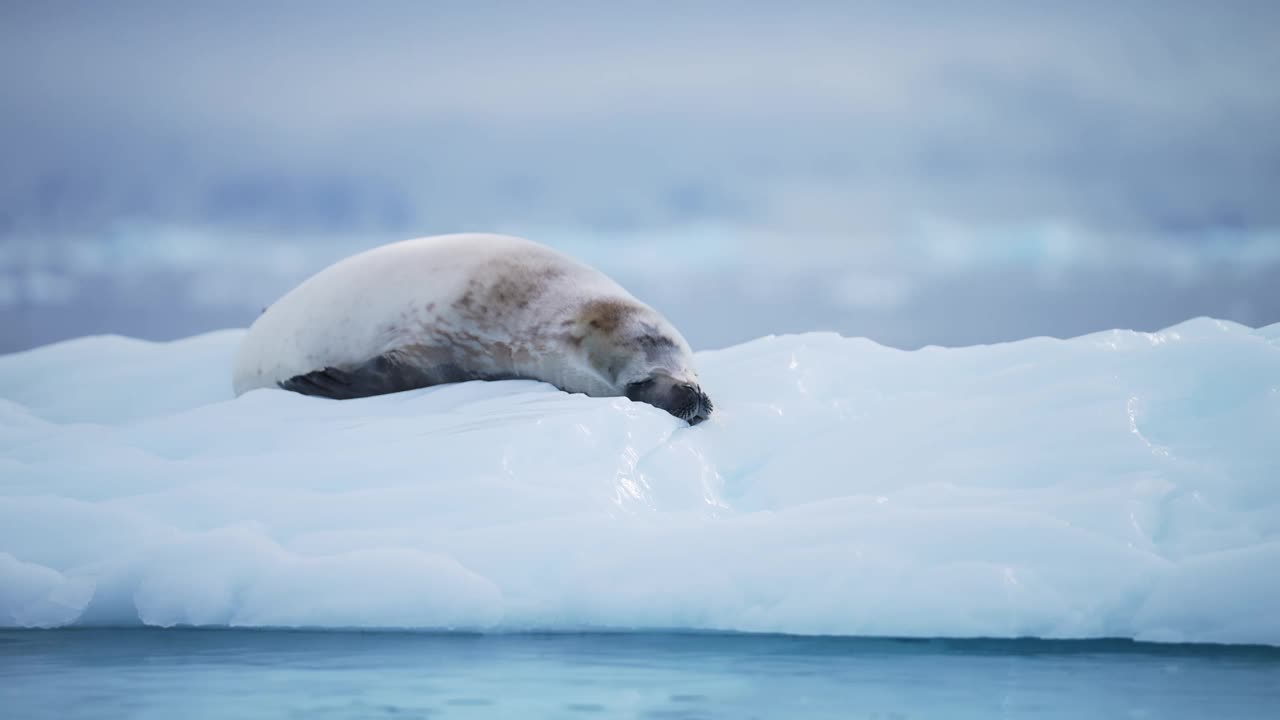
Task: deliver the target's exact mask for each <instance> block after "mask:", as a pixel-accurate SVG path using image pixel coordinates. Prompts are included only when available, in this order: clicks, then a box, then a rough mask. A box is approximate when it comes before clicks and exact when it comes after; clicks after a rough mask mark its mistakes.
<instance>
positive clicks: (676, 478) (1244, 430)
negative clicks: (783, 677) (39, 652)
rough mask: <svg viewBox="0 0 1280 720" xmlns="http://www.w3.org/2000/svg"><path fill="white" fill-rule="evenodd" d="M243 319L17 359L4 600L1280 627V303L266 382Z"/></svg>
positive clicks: (46, 608) (856, 623)
mask: <svg viewBox="0 0 1280 720" xmlns="http://www.w3.org/2000/svg"><path fill="white" fill-rule="evenodd" d="M242 335H243V331H241V330H226V331H221V332H216V333H210V334H206V335H201V336H197V337H192V338H187V339H183V340H178V341H174V342H167V343H152V342H144V341H140V340H134V339H128V338H122V337H116V336H99V337H86V338H80V339H76V340H71V341H66V342H61V343H58V344H54V345H49V346H45V347H41V348H37V349H34V350H30V351H26V352H21V353H16V354H12V355H7V356H3V357H0V478H2V480H0V626H6V627H59V626H133V625H151V626H161V627H171V626H214V627H219V626H232V627H307V628H409V629H423V630H445V631H448V630H458V631H484V632H520V631H531V630H532V631H547V630H549V631H559V630H565V631H575V630H583V629H610V630H690V631H741V632H769V633H790V634H805V635H860V636H895V637H1002V638H1003V637H1026V636H1034V637H1041V638H1103V637H1120V638H1133V639H1138V640H1153V641H1162V642H1214V643H1249V644H1269V645H1280V613H1278V612H1276V611H1275V598H1276V597H1278V596H1280V572H1277V568H1280V325H1271V326H1269V327H1265V328H1261V329H1252V328H1248V327H1245V326H1243V325H1238V324H1234V323H1230V322H1224V321H1217V320H1212V319H1206V318H1200V319H1195V320H1191V321H1188V322H1185V323H1182V324H1180V325H1177V326H1174V327H1171V328H1168V329H1166V330H1163V331H1160V332H1155V333H1143V332H1131V331H1122V330H1115V331H1108V332H1101V333H1095V334H1091V335H1086V336H1082V337H1077V338H1072V339H1067V340H1060V339H1052V338H1031V339H1027V340H1021V341H1018V342H1011V343H1005V344H1000V345H990V346H976V347H964V348H941V347H926V348H923V349H920V350H915V351H902V350H896V349H891V348H887V347H884V346H881V345H878V344H876V343H874V342H872V341H870V340H866V339H858V338H846V337H841V336H838V335H835V334H825V333H814V334H804V335H792V336H778V337H775V336H770V337H764V338H760V339H757V340H754V341H751V342H748V343H745V344H742V345H738V346H735V347H730V348H726V349H722V350H716V351H709V352H701V353H699V354H698V363H699V370H700V374H701V376H702V379H703V383H704V386H705V387H706V389H707V390H708V392H709V393H710V394H711V396H712V397H714V398H715V400H716V407H717V410H716V413H715V414H714V416H713V417H712V418H711V420H709V421H707V422H705V423H703V424H701V425H699V426H697V427H688V426H686V425H685V424H684V423H683V422H681V421H678V420H676V419H675V418H672V417H671V416H669V415H667V414H666V413H664V412H662V411H661V410H658V409H655V408H652V407H649V406H647V405H643V404H638V403H632V402H630V401H628V400H626V399H625V398H613V399H610V398H603V399H602V398H588V397H585V396H580V395H569V394H566V393H563V392H560V391H558V390H556V389H555V388H553V387H551V386H549V385H545V384H541V383H536V382H532V381H503V382H470V383H462V384H456V385H446V386H440V387H435V388H427V389H423V390H415V391H410V392H404V393H398V394H395V395H386V396H381V397H374V398H365V399H360V400H349V401H332V400H326V399H320V398H312V397H304V396H301V395H296V394H292V393H288V392H284V391H278V390H257V391H253V392H250V393H248V394H246V395H244V396H243V397H240V398H233V397H232V392H231V385H230V370H231V357H232V355H233V353H234V350H235V348H236V344H237V342H238V341H239V339H240V338H241V337H242Z"/></svg>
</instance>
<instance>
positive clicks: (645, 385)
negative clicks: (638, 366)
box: [626, 371, 712, 425]
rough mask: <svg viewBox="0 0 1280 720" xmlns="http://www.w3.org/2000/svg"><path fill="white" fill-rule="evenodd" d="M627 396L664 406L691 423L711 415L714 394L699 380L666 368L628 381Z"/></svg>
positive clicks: (698, 421) (696, 422)
mask: <svg viewBox="0 0 1280 720" xmlns="http://www.w3.org/2000/svg"><path fill="white" fill-rule="evenodd" d="M626 391H627V397H629V398H631V399H632V400H637V401H639V402H643V403H648V404H650V405H653V406H654V407H659V408H662V409H663V410H666V411H667V412H669V413H671V414H672V415H675V416H676V417H678V418H680V419H681V420H684V421H686V422H688V423H689V424H690V425H697V424H698V423H700V422H702V421H703V420H706V419H707V418H708V417H711V408H712V405H711V398H709V397H707V394H706V393H705V392H703V391H702V388H700V387H698V385H697V383H690V382H683V381H681V380H677V379H676V378H673V377H671V376H670V375H668V374H666V373H665V372H662V371H657V372H654V373H653V374H651V375H649V376H648V377H646V378H644V379H642V380H637V381H635V382H631V383H627V387H626Z"/></svg>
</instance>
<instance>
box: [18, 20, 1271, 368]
mask: <svg viewBox="0 0 1280 720" xmlns="http://www.w3.org/2000/svg"><path fill="white" fill-rule="evenodd" d="M1034 5H1035V7H1033V4H1031V3H982V2H979V3H964V4H960V3H943V2H937V3H887V2H886V3H858V2H815V3H765V2H734V3H727V2H726V3H715V2H712V3H674V2H673V3H650V4H644V5H641V4H629V6H628V7H627V8H620V7H619V6H620V4H618V3H588V2H582V3H514V2H513V3H482V2H467V3H463V2H459V3H443V2H440V3H392V2H378V3H366V4H359V3H336V2H333V3H324V2H320V3H316V2H311V3H283V2H274V3H263V4H259V3H239V2H216V3H215V2H210V3H204V4H200V5H197V4H177V3H170V2H150V3H130V2H112V3H93V2H82V3H69V2H6V3H3V4H0V83H2V84H3V94H2V97H3V102H4V104H5V105H4V112H3V113H0V156H2V157H4V158H5V161H4V163H0V323H3V325H0V328H3V329H4V332H3V336H2V337H0V351H6V350H13V349H17V348H21V347H28V346H30V345H33V344H37V343H43V342H48V341H51V340H54V339H58V338H62V337H67V336H71V335H78V334H83V333H91V332H122V333H127V334H133V335H140V336H143V337H153V338H168V337H176V336H181V335H186V334H190V333H193V332H198V331H202V330H206V329H211V328H213V327H222V326H227V325H232V326H234V325H244V324H247V323H248V322H251V321H252V319H253V317H254V315H255V314H256V312H257V310H259V309H260V308H261V306H262V305H265V304H267V303H269V302H271V301H272V300H274V299H275V298H276V297H278V296H279V294H281V293H282V292H284V291H286V290H287V289H288V288H289V287H290V286H291V285H292V284H293V283H295V282H297V281H298V280H299V279H301V278H302V277H305V276H306V275H307V274H310V273H311V272H314V271H316V270H318V269H319V268H320V267H322V266H323V265H324V264H325V263H327V262H330V261H332V260H334V259H336V258H338V257H341V256H343V255H345V254H348V253H350V252H354V251H356V250H359V249H361V248H364V247H369V246H371V245H374V244H377V243H380V242H386V241H389V240H393V239H399V238H403V237H410V236H416V235H425V234H433V233H438V232H452V231H460V230H479V231H487V230H497V231H505V232H514V233H519V234H523V235H527V236H530V237H534V238H536V239H538V240H541V241H544V242H547V243H549V244H551V245H554V246H557V247H560V248H562V249H564V250H566V251H569V252H572V253H574V254H575V255H577V256H579V257H582V258H583V259H586V260H587V261H589V262H592V263H594V264H597V265H598V266H600V267H601V268H602V269H605V270H606V271H608V272H610V273H612V274H614V275H616V276H617V277H618V278H619V279H620V280H622V281H623V282H624V284H626V285H628V287H631V288H632V289H633V291H635V292H636V293H637V294H639V295H641V297H643V298H644V299H646V300H649V301H651V302H653V303H654V304H655V305H657V306H659V308H660V309H662V310H663V311H664V312H667V313H668V314H669V315H671V316H672V317H673V319H675V320H676V321H677V322H678V323H679V325H680V326H681V327H682V329H684V330H685V332H686V334H687V335H688V336H689V338H690V340H691V342H693V344H694V345H695V347H715V346H722V345H726V344H730V343H733V342H740V341H742V340H746V339H749V338H752V337H756V336H759V335H763V334H768V333H774V332H778V333H780V332H793V331H801V330H812V329H831V330H837V331H839V332H841V333H843V334H846V335H865V336H868V337H872V338H873V339H876V340H878V341H881V342H885V343H889V344H894V345H898V346H903V347H915V346H919V345H922V344H929V343H941V344H965V343H973V342H990V341H995V340H1006V339H1014V338H1018V337H1025V336H1027V335H1041V334H1047V335H1059V336H1063V335H1071V334H1077V333H1080V332H1087V331H1089V330H1095V329H1104V328H1109V327H1137V328H1141V329H1156V328H1158V327H1162V326H1164V325H1167V324H1170V323H1173V322H1177V321H1179V320H1182V319H1186V318H1187V317H1191V316H1195V315H1204V314H1208V315H1215V316H1218V317H1227V318H1231V319H1236V320H1240V321H1243V322H1246V323H1249V324H1253V325H1259V324H1266V323H1270V322H1276V321H1280V132H1277V131H1276V128H1277V127H1280V91H1277V89H1276V88H1277V86H1280V83H1277V82H1276V80H1275V78H1276V77H1278V76H1280V30H1277V28H1280V4H1277V3H1269V2H1256V3H1246V2H1218V3H1202V2H1186V3H1177V2H1145V3H1142V2H1116V3H1080V4H1076V5H1072V6H1068V5H1067V4H1065V3H1063V4H1058V5H1060V7H1056V8H1045V7H1044V6H1043V5H1041V4H1038V3H1037V4H1034Z"/></svg>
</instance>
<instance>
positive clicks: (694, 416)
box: [671, 385, 711, 425]
mask: <svg viewBox="0 0 1280 720" xmlns="http://www.w3.org/2000/svg"><path fill="white" fill-rule="evenodd" d="M673 393H674V395H675V396H676V402H675V405H676V407H677V408H678V409H679V410H678V411H676V412H672V413H671V414H672V415H675V416H676V417H678V418H681V419H684V420H686V421H688V423H689V424H690V425H697V424H698V423H700V422H702V421H703V420H706V419H707V418H709V417H711V398H709V397H707V394H706V393H704V392H702V388H700V387H698V386H697V385H677V386H676V387H675V389H674V391H673Z"/></svg>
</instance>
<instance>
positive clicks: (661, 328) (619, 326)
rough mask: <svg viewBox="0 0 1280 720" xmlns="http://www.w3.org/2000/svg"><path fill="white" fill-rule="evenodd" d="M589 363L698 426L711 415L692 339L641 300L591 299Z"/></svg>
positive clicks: (584, 319) (620, 387)
mask: <svg viewBox="0 0 1280 720" xmlns="http://www.w3.org/2000/svg"><path fill="white" fill-rule="evenodd" d="M580 322H581V327H582V331H583V335H582V336H581V337H582V340H581V343H582V346H583V348H584V349H585V350H586V353H587V359H588V362H589V364H590V365H591V366H592V367H594V368H595V369H596V371H597V372H599V373H600V374H601V375H602V376H603V377H605V378H607V379H608V381H609V383H610V384H611V385H613V387H614V388H616V390H617V391H618V393H619V394H622V395H626V396H627V397H628V398H630V399H631V400H634V401H638V402H643V403H647V404H649V405H653V406H654V407H657V408H661V409H663V410H666V411H667V412H669V413H671V414H672V415H674V416H676V417H678V418H680V419H681V420H684V421H686V422H688V423H689V424H690V425H697V424H698V423H700V422H702V421H703V420H706V419H707V418H708V417H710V416H711V408H712V406H711V398H709V397H707V394H706V393H705V392H703V391H702V388H701V387H700V386H699V384H698V374H697V372H696V371H695V370H694V367H693V351H692V350H690V349H689V344H688V343H687V342H685V339H684V338H683V337H682V336H681V335H680V333H679V332H677V331H676V329H675V328H674V327H672V326H671V325H670V323H668V322H667V321H666V319H664V318H663V317H662V316H661V315H659V314H658V313H657V312H656V311H654V310H652V309H651V308H649V307H648V306H646V305H643V304H640V303H638V302H635V301H630V302H628V301H623V300H605V301H596V302H592V303H589V304H588V305H587V307H586V308H584V311H583V313H582V315H581V318H580Z"/></svg>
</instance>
